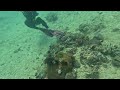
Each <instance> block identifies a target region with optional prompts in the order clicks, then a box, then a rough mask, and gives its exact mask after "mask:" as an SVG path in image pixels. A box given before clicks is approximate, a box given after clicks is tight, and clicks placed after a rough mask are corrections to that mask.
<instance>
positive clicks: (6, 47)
mask: <svg viewBox="0 0 120 90" xmlns="http://www.w3.org/2000/svg"><path fill="white" fill-rule="evenodd" d="M39 13H40V15H39V16H41V18H43V19H44V20H46V19H45V17H46V16H47V14H48V13H49V12H46V11H45V12H43V11H41V12H40V11H39ZM56 13H57V14H58V20H57V21H56V22H55V23H52V22H49V23H48V25H49V27H50V28H51V29H57V30H63V31H64V30H67V29H68V30H69V31H70V32H73V33H74V32H76V31H75V30H76V29H77V28H78V27H79V25H80V24H82V23H92V24H93V25H94V24H97V23H100V22H102V23H104V25H105V26H106V28H105V29H103V30H101V33H102V34H103V35H104V38H105V42H104V43H107V44H109V43H113V44H117V45H120V40H119V39H120V30H119V31H116V32H112V30H113V29H114V28H120V12H103V13H102V14H101V12H81V11H80V12H63V11H62V12H56ZM24 20H25V18H24V17H23V16H22V14H21V13H20V12H3V11H1V12H0V78H7V79H14V78H35V73H36V71H37V68H41V70H42V69H44V64H43V60H44V58H45V54H46V52H47V50H48V49H49V45H50V44H51V43H54V42H55V37H53V38H51V37H48V36H46V35H44V34H43V33H42V32H40V31H37V30H34V29H30V28H28V27H26V26H25V25H24V23H23V22H24ZM91 35H93V34H91ZM100 70H101V78H120V70H119V68H115V67H112V66H111V65H110V67H109V68H107V69H105V68H101V69H100ZM78 71H79V73H80V75H81V76H82V74H81V71H80V70H78ZM79 73H78V78H81V77H79Z"/></svg>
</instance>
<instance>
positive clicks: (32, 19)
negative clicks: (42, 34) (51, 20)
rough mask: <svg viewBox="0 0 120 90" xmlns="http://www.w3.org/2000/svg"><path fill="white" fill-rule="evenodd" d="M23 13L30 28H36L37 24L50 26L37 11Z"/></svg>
mask: <svg viewBox="0 0 120 90" xmlns="http://www.w3.org/2000/svg"><path fill="white" fill-rule="evenodd" d="M22 13H23V15H24V16H25V18H26V20H25V25H27V26H28V27H30V28H36V25H39V24H42V25H43V26H44V27H45V28H49V27H48V25H47V23H46V22H45V21H44V20H42V19H41V18H40V17H37V18H36V16H38V13H37V12H36V11H22Z"/></svg>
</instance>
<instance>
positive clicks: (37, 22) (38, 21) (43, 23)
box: [35, 17, 49, 28]
mask: <svg viewBox="0 0 120 90" xmlns="http://www.w3.org/2000/svg"><path fill="white" fill-rule="evenodd" d="M35 24H36V25H39V24H42V25H43V26H44V27H45V28H49V27H48V25H47V23H46V22H45V21H44V20H42V19H41V18H40V17H38V18H36V20H35Z"/></svg>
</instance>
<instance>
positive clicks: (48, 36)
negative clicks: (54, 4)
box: [0, 11, 120, 79]
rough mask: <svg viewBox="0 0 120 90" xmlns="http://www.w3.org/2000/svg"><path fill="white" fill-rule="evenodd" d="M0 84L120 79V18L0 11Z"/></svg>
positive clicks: (93, 13)
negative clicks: (10, 81) (5, 82)
mask: <svg viewBox="0 0 120 90" xmlns="http://www.w3.org/2000/svg"><path fill="white" fill-rule="evenodd" d="M0 79H120V12H119V11H0Z"/></svg>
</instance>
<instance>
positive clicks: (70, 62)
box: [37, 23, 120, 79]
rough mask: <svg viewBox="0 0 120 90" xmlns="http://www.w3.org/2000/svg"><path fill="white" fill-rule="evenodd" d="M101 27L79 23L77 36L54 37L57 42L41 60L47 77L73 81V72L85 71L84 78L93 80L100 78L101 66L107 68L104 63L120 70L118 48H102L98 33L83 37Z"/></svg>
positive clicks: (105, 46)
mask: <svg viewBox="0 0 120 90" xmlns="http://www.w3.org/2000/svg"><path fill="white" fill-rule="evenodd" d="M103 28H105V26H104V25H103V24H102V23H99V24H97V25H95V26H91V25H89V24H85V25H84V24H83V25H80V27H79V30H80V32H79V33H70V32H65V34H64V35H62V36H60V37H57V42H56V43H55V44H53V45H51V46H50V48H49V51H48V52H47V56H46V58H45V60H44V62H45V64H46V65H47V69H46V76H47V78H48V79H75V78H77V70H75V69H81V68H85V70H86V72H87V73H85V78H88V79H97V78H100V75H99V74H100V72H99V69H100V67H101V66H105V67H106V68H107V66H108V63H112V65H113V66H114V67H120V48H119V47H118V46H117V45H111V44H110V45H107V44H104V45H103V42H104V37H103V35H102V34H100V33H98V34H96V35H94V36H93V37H91V38H90V37H89V36H88V34H86V33H88V32H89V31H90V30H91V29H92V30H93V31H97V30H99V29H103ZM108 56H109V57H110V58H111V59H112V60H111V59H109V58H108ZM81 73H82V72H81ZM39 76H40V75H39V74H38V75H37V77H39ZM40 77H41V76H40Z"/></svg>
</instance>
